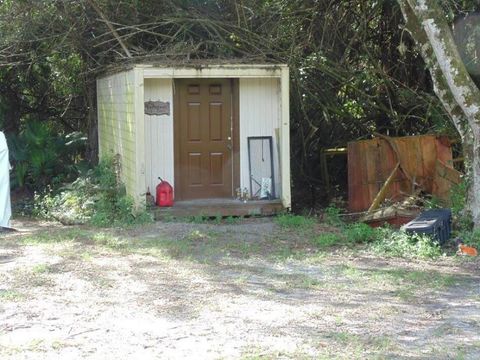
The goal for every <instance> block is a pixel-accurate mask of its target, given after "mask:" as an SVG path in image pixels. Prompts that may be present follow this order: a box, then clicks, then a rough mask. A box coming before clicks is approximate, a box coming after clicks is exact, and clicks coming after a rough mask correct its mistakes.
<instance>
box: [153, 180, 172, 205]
mask: <svg viewBox="0 0 480 360" xmlns="http://www.w3.org/2000/svg"><path fill="white" fill-rule="evenodd" d="M159 179H160V184H158V185H157V196H156V204H157V206H162V207H165V206H173V187H172V185H170V184H169V183H168V182H167V181H164V180H163V179H162V178H160V177H159Z"/></svg>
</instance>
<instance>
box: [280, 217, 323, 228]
mask: <svg viewBox="0 0 480 360" xmlns="http://www.w3.org/2000/svg"><path fill="white" fill-rule="evenodd" d="M275 222H276V223H277V224H278V225H280V227H282V228H285V229H297V230H299V229H303V230H309V229H311V228H312V227H313V225H314V224H315V219H313V218H311V217H306V216H302V215H293V214H281V215H278V216H277V217H276V218H275Z"/></svg>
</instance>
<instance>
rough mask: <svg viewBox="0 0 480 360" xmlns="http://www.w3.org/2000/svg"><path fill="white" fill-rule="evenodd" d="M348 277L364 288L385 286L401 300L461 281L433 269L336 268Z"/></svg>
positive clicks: (345, 266) (343, 266)
mask: <svg viewBox="0 0 480 360" xmlns="http://www.w3.org/2000/svg"><path fill="white" fill-rule="evenodd" d="M337 271H340V272H341V274H343V275H344V276H346V277H347V278H348V279H350V280H353V281H355V282H356V283H361V284H362V286H363V288H365V289H369V288H371V289H378V288H379V287H384V286H387V287H389V288H391V289H393V290H391V291H392V292H393V294H394V295H395V296H396V297H398V298H400V299H402V300H411V299H413V298H414V297H415V296H416V295H417V294H418V293H419V292H421V291H428V290H430V291H431V290H440V289H444V288H447V287H450V286H453V285H454V284H455V283H457V282H459V281H462V279H461V278H459V277H458V276H453V275H449V274H442V273H439V272H434V271H419V270H407V269H358V268H356V267H354V266H350V265H340V266H339V267H338V268H337Z"/></svg>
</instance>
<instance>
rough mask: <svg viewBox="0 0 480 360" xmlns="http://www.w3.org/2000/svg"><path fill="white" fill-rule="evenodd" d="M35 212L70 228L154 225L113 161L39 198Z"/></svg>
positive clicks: (108, 160)
mask: <svg viewBox="0 0 480 360" xmlns="http://www.w3.org/2000/svg"><path fill="white" fill-rule="evenodd" d="M34 200H35V204H34V213H35V214H36V215H37V216H40V217H43V218H46V219H54V220H57V221H60V222H61V223H63V224H66V225H75V224H91V225H94V226H99V227H109V226H130V225H136V224H144V223H148V222H151V221H152V220H153V219H152V216H151V215H150V214H149V213H148V212H146V211H144V210H143V211H139V210H138V209H136V208H135V206H134V202H133V199H132V198H131V197H129V196H128V195H127V194H126V191H125V187H124V185H123V184H122V182H121V181H120V176H119V164H118V161H117V160H115V159H113V158H106V159H103V160H102V161H101V162H100V164H99V165H98V166H96V167H95V168H94V169H91V170H89V171H88V172H87V173H86V174H85V175H84V176H80V177H79V178H78V179H77V180H75V181H74V182H73V183H71V184H68V185H66V186H64V187H62V188H60V189H59V190H58V191H53V190H51V189H49V190H48V191H47V193H46V194H43V195H38V194H36V195H35V199H34Z"/></svg>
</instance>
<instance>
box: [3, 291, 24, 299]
mask: <svg viewBox="0 0 480 360" xmlns="http://www.w3.org/2000/svg"><path fill="white" fill-rule="evenodd" d="M23 298H24V295H23V294H22V293H20V292H18V291H16V290H5V289H0V300H2V301H18V300H22V299H23Z"/></svg>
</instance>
